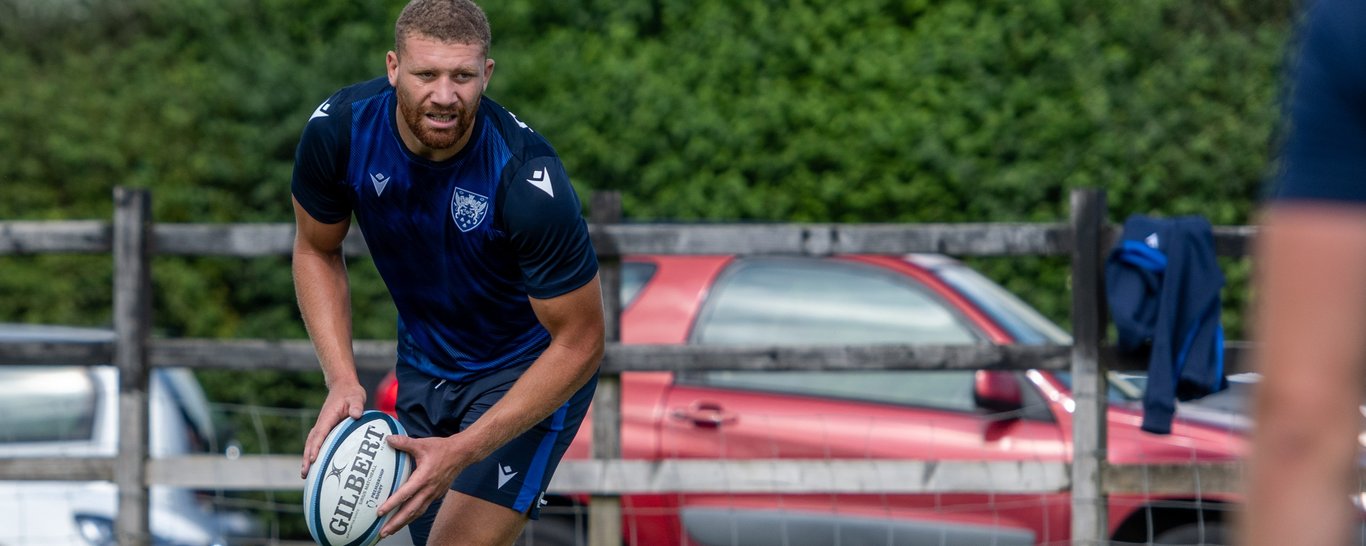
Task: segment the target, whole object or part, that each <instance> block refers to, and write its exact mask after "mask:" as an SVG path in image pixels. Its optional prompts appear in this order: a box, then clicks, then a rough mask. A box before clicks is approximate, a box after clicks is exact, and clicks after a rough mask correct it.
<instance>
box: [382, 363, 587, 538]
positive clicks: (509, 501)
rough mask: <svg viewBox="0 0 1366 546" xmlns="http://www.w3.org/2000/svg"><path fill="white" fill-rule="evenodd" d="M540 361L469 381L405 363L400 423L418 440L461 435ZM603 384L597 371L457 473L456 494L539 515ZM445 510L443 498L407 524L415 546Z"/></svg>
mask: <svg viewBox="0 0 1366 546" xmlns="http://www.w3.org/2000/svg"><path fill="white" fill-rule="evenodd" d="M533 361H534V359H532V360H528V361H527V362H525V363H523V364H521V365H519V366H515V367H513V368H509V369H504V370H498V371H495V372H492V373H489V374H487V375H483V376H480V377H478V378H475V379H472V380H468V381H464V382H455V381H448V380H444V379H440V378H435V377H432V376H429V375H427V374H425V373H422V372H421V371H419V370H417V369H416V368H413V367H412V366H407V365H404V364H401V363H400V364H399V365H398V366H397V369H396V370H395V373H396V375H397V377H398V400H397V402H396V407H395V409H396V410H397V413H398V420H399V422H400V423H403V426H404V428H406V429H408V435H410V436H412V437H415V438H426V437H432V436H440V437H445V436H451V435H454V434H455V433H457V432H460V431H462V430H464V429H465V428H466V427H469V426H470V425H471V424H473V423H474V421H475V420H476V419H478V418H479V417H480V416H481V415H483V414H484V412H485V411H488V409H489V408H490V407H493V404H494V403H496V402H498V401H499V400H501V399H502V398H503V395H504V394H506V393H507V391H508V389H510V388H512V384H513V383H514V382H516V381H517V378H519V377H521V376H522V373H523V372H525V371H526V369H527V368H528V367H530V366H531V363H532V362H533ZM597 386H598V376H597V375H596V374H594V376H593V378H592V379H590V380H588V383H586V384H585V385H584V386H583V387H582V388H580V389H579V390H578V392H575V393H574V395H573V396H572V397H570V398H569V401H567V402H565V403H564V405H562V406H560V408H559V409H557V410H555V412H554V413H552V414H550V417H547V418H546V419H545V420H543V421H541V422H540V423H537V424H536V426H534V427H532V428H531V429H530V430H528V431H526V432H525V433H523V434H522V435H521V436H518V437H516V438H513V439H512V441H510V442H508V443H507V444H506V445H504V446H503V447H500V448H498V450H497V451H494V452H493V454H492V455H489V456H488V458H486V459H484V460H482V461H479V462H477V463H474V464H473V465H471V466H470V467H469V468H466V469H465V470H464V471H463V472H461V473H460V474H459V475H458V476H456V477H455V481H454V482H452V483H451V489H452V490H454V491H459V492H461V493H464V494H467V495H471V496H473V497H477V498H480V499H484V500H486V501H489V502H492V503H494V504H499V505H502V506H506V507H508V508H510V509H512V510H514V511H516V512H518V513H524V514H526V515H527V516H528V517H530V518H531V519H537V518H539V517H540V512H541V497H542V496H543V495H544V494H545V490H546V486H547V485H548V484H549V483H550V477H551V475H552V474H554V472H555V467H556V466H558V465H559V464H560V458H561V457H563V456H564V452H565V450H566V449H568V448H569V443H570V442H572V441H573V440H574V435H575V434H576V433H578V430H579V425H580V424H581V423H582V422H583V417H584V415H586V414H587V413H588V404H589V402H592V400H593V391H594V390H596V389H597ZM440 508H441V500H440V499H437V500H436V502H433V503H432V505H431V506H430V507H429V508H428V509H427V512H426V513H424V514H423V515H422V516H420V517H419V518H417V519H416V520H414V521H413V522H412V523H411V524H409V525H408V531H409V534H411V535H412V538H413V544H418V545H421V544H426V542H427V535H428V534H429V533H430V532H431V528H432V523H433V522H434V521H435V518H436V512H437V510H439V509H440Z"/></svg>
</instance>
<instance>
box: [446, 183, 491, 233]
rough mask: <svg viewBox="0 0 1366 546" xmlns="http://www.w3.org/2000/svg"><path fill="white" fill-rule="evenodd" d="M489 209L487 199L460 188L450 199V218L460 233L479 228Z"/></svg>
mask: <svg viewBox="0 0 1366 546" xmlns="http://www.w3.org/2000/svg"><path fill="white" fill-rule="evenodd" d="M488 209H489V198H487V197H484V196H482V195H479V194H477V193H474V192H471V191H465V190H463V189H460V188H456V189H455V195H454V196H452V197H451V218H453V219H455V226H456V227H458V228H460V231H462V232H468V231H469V230H471V229H474V228H476V227H479V224H480V223H482V222H483V221H484V215H485V213H487V212H488Z"/></svg>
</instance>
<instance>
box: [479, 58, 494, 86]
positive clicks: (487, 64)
mask: <svg viewBox="0 0 1366 546" xmlns="http://www.w3.org/2000/svg"><path fill="white" fill-rule="evenodd" d="M492 79H493V59H484V88H483V89H480V90H479V92H480V93H481V94H482V93H483V92H485V91H488V90H489V80H492Z"/></svg>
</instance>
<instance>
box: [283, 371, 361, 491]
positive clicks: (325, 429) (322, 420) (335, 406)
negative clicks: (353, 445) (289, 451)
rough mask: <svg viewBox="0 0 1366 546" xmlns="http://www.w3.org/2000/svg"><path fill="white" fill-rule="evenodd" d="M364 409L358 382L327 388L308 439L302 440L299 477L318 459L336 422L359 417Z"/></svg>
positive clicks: (306, 475) (302, 476) (306, 474)
mask: <svg viewBox="0 0 1366 546" xmlns="http://www.w3.org/2000/svg"><path fill="white" fill-rule="evenodd" d="M364 411H365V387H362V386H360V384H359V383H352V384H348V385H338V386H336V387H333V388H330V389H328V391H327V399H326V400H324V401H323V407H322V410H320V411H319V412H318V421H317V422H316V423H313V430H310V431H308V439H307V440H305V441H304V461H303V467H302V468H300V469H299V477H300V478H307V477H308V467H310V466H312V465H313V461H316V460H318V452H319V451H321V450H322V446H323V440H326V439H327V433H329V432H332V429H333V428H334V427H336V426H337V423H340V422H342V420H343V419H346V418H347V417H350V418H352V419H360V416H361V413H363V412H364Z"/></svg>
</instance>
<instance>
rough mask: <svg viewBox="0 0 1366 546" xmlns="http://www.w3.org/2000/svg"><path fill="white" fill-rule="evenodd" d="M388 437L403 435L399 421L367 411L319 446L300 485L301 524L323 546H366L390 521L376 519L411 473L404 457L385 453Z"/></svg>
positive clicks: (408, 460) (335, 430) (391, 451)
mask: <svg viewBox="0 0 1366 546" xmlns="http://www.w3.org/2000/svg"><path fill="white" fill-rule="evenodd" d="M391 434H407V433H406V432H405V431H404V430H403V425H401V424H399V422H398V420H397V419H394V418H393V417H390V416H389V415H388V414H385V413H383V412H379V411H374V410H371V411H367V412H365V413H364V414H362V415H361V417H360V419H352V418H350V417H347V418H346V419H344V420H342V422H341V423H339V424H338V425H337V426H336V427H334V428H333V429H332V432H329V433H328V434H327V439H325V440H323V445H322V450H321V451H319V452H318V459H317V460H316V461H313V465H312V466H309V467H308V479H307V480H306V481H305V482H304V518H305V519H307V520H308V532H309V534H311V535H313V540H315V541H317V542H318V544H321V545H322V546H369V545H371V544H374V543H375V542H377V541H379V531H380V528H382V527H383V526H384V522H385V521H387V520H388V519H389V516H388V515H387V514H386V515H385V516H384V517H382V518H381V517H378V515H377V511H378V510H379V507H380V505H381V504H384V501H385V499H388V498H389V495H390V494H391V493H393V492H394V491H395V490H396V489H398V488H399V486H401V485H403V482H404V481H406V480H407V479H408V475H409V474H411V473H412V471H413V469H412V461H411V458H410V457H409V456H408V454H407V453H404V452H402V451H399V450H396V449H394V448H392V447H389V442H388V441H386V440H385V439H386V438H388V437H389V435H391Z"/></svg>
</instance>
